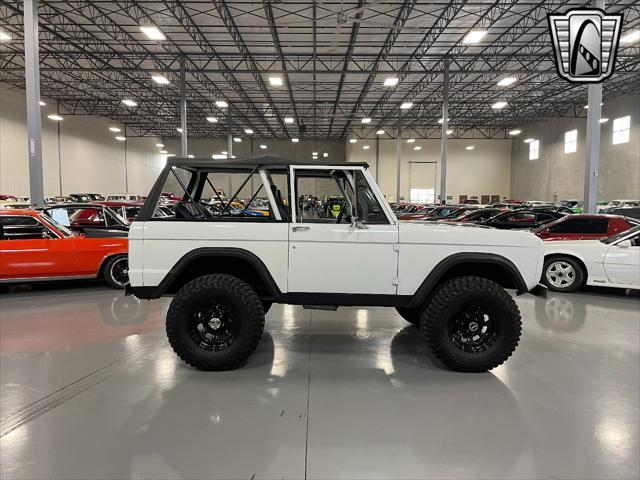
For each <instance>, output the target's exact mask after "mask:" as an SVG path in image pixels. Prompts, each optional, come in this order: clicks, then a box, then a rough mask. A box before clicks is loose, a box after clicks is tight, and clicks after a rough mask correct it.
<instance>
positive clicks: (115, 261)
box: [102, 255, 129, 289]
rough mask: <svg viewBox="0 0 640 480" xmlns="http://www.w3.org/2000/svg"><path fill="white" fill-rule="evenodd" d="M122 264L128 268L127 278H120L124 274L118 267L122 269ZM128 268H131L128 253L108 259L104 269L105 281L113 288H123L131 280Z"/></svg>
mask: <svg viewBox="0 0 640 480" xmlns="http://www.w3.org/2000/svg"><path fill="white" fill-rule="evenodd" d="M122 266H124V267H125V268H126V272H125V275H126V279H125V278H120V277H121V275H122V272H120V271H117V269H120V268H121V267H122ZM128 270H129V260H128V258H127V256H126V255H116V256H113V257H111V258H109V259H107V261H106V263H105V265H104V269H103V271H102V273H103V276H104V281H105V282H106V283H107V285H109V286H110V287H111V288H116V289H122V288H124V287H125V285H126V284H127V282H128V281H129V276H128Z"/></svg>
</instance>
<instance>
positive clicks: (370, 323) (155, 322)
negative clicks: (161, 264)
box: [0, 285, 640, 480]
mask: <svg viewBox="0 0 640 480" xmlns="http://www.w3.org/2000/svg"><path fill="white" fill-rule="evenodd" d="M76 287H77V286H71V287H64V288H63V287H56V288H51V287H50V288H47V289H44V290H40V291H34V292H29V291H18V292H14V293H11V292H9V293H7V292H5V293H2V294H0V318H1V320H0V352H1V355H2V356H1V364H0V380H1V386H0V388H1V392H0V393H1V404H0V406H1V415H0V462H1V469H0V478H2V479H3V480H8V479H14V478H21V479H39V478H56V479H65V480H66V479H121V478H161V479H173V478H186V479H201V478H202V479H205V478H206V479H210V478H220V479H236V478H238V479H247V480H248V479H253V478H255V479H262V478H270V479H280V478H292V479H299V478H310V479H333V478H362V479H373V478H377V479H391V478H402V479H411V478H438V479H442V478H464V479H469V478H483V479H489V478H491V479H493V478H526V479H532V478H574V479H576V478H579V479H587V478H594V479H596V478H597V479H604V478H612V479H613V478H616V479H621V478H638V477H640V470H639V469H640V466H639V456H640V455H639V453H640V443H639V438H638V437H639V430H640V426H639V423H640V411H639V408H640V407H639V397H640V394H639V388H640V386H639V382H640V360H639V349H640V335H639V332H640V299H639V298H638V297H637V296H636V297H627V296H625V295H624V294H620V293H609V292H604V293H603V292H598V291H596V292H588V293H584V292H583V293H577V294H572V295H551V296H550V297H549V298H548V299H547V300H542V299H536V298H534V297H532V296H529V295H526V296H523V297H520V298H518V299H517V302H518V304H519V306H520V308H521V310H522V314H523V319H524V332H523V338H522V341H521V344H520V346H519V348H518V350H517V351H516V353H515V355H514V356H513V357H512V358H511V359H510V360H509V361H508V362H507V363H506V364H505V365H504V366H502V367H500V368H498V369H496V370H494V371H493V372H491V373H486V374H460V373H454V372H449V371H446V370H443V369H441V368H440V367H438V366H437V365H435V364H434V363H433V362H432V360H431V359H430V358H429V356H428V355H427V353H426V351H425V347H424V345H423V342H422V340H421V338H420V333H419V331H418V330H417V329H416V328H414V327H411V326H407V324H406V322H404V320H402V319H401V318H400V317H399V316H397V315H396V313H395V311H394V310H393V309H382V308H369V309H357V308H344V309H340V310H338V311H337V312H323V311H309V310H303V309H302V308H301V307H291V306H281V305H275V306H274V307H273V308H272V310H271V311H270V312H269V314H268V316H267V331H266V333H265V336H264V338H263V340H262V342H261V344H260V345H259V347H258V350H257V351H256V352H255V354H254V355H253V356H252V357H251V359H250V361H249V362H248V364H247V365H246V366H245V367H244V368H242V369H240V370H237V371H232V372H224V373H203V372H199V371H196V370H193V369H191V368H188V367H187V366H185V365H183V364H182V363H181V362H180V361H178V360H177V358H176V357H175V355H174V354H173V352H172V351H171V349H170V348H169V346H168V344H167V342H166V340H165V337H164V331H163V317H164V314H165V312H166V309H167V307H168V300H167V299H163V300H162V301H154V302H138V301H137V300H135V299H134V298H132V297H123V296H121V294H119V293H116V292H115V291H113V290H109V289H106V288H104V287H102V286H100V285H93V286H88V287H85V288H76Z"/></svg>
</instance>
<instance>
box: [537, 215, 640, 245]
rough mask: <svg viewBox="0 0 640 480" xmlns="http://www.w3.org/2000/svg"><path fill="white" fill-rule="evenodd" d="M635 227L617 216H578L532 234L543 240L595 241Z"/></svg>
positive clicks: (553, 223)
mask: <svg viewBox="0 0 640 480" xmlns="http://www.w3.org/2000/svg"><path fill="white" fill-rule="evenodd" d="M636 225H640V222H635V221H633V220H632V219H629V218H625V217H622V216H619V215H604V214H578V215H567V216H566V217H562V218H559V219H558V220H555V221H553V222H551V223H547V224H545V225H543V226H541V227H540V228H538V229H537V230H535V231H534V233H535V234H536V235H537V236H538V237H540V238H541V239H543V240H597V239H599V238H602V237H610V236H612V235H615V234H617V233H620V232H625V231H627V230H629V229H630V228H631V227H634V226H636Z"/></svg>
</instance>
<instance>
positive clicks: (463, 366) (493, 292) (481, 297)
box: [420, 276, 522, 372]
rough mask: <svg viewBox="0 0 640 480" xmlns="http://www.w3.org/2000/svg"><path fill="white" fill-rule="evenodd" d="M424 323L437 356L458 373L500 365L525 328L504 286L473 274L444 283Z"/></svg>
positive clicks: (426, 334)
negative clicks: (472, 275)
mask: <svg viewBox="0 0 640 480" xmlns="http://www.w3.org/2000/svg"><path fill="white" fill-rule="evenodd" d="M420 327H421V330H422V333H423V335H424V336H425V338H426V341H427V345H428V347H429V349H430V350H431V352H432V353H433V355H434V356H435V357H436V358H438V359H439V360H440V361H441V362H442V363H443V364H445V365H446V366H447V367H449V368H450V369H452V370H456V371H459V372H485V371H487V370H491V369H492V368H495V367H497V366H498V365H501V364H502V363H504V362H505V361H506V360H507V358H509V357H510V356H511V354H512V353H513V352H514V350H515V349H516V346H517V345H518V342H519V341H520V334H521V332H522V322H521V318H520V311H519V310H518V306H517V305H516V303H515V302H514V300H513V298H512V297H511V296H510V295H509V294H508V293H507V292H506V291H505V290H504V289H503V288H502V287H501V286H500V285H498V284H496V283H494V282H492V281H490V280H487V279H486V278H481V277H471V276H469V277H459V278H454V279H452V280H448V281H446V282H445V283H443V284H442V285H441V286H440V287H439V288H438V289H437V290H436V292H435V293H434V294H433V295H432V296H431V298H430V300H429V301H428V303H427V308H426V310H425V313H424V318H423V321H422V322H421V324H420Z"/></svg>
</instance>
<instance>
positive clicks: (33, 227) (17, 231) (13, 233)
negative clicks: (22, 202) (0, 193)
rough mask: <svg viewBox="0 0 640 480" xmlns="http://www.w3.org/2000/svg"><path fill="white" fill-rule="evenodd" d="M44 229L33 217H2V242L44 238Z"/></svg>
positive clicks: (0, 221)
mask: <svg viewBox="0 0 640 480" xmlns="http://www.w3.org/2000/svg"><path fill="white" fill-rule="evenodd" d="M43 229H44V227H43V225H42V224H41V223H40V222H38V220H36V219H35V218H33V217H27V216H15V217H14V216H7V215H3V216H0V240H31V239H35V238H42V231H43Z"/></svg>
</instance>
